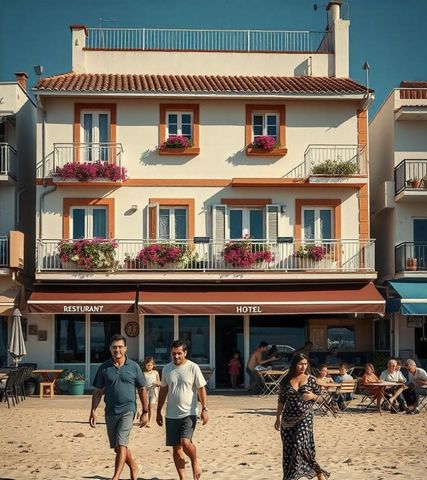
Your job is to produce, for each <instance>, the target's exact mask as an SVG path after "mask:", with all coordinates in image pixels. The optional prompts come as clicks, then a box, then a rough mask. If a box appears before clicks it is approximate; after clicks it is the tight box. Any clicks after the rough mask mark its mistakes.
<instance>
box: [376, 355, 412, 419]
mask: <svg viewBox="0 0 427 480" xmlns="http://www.w3.org/2000/svg"><path fill="white" fill-rule="evenodd" d="M380 380H383V381H385V382H393V383H396V386H395V387H390V388H387V390H386V392H388V393H390V394H392V396H391V398H389V402H390V405H392V407H391V410H390V412H391V413H397V410H396V409H394V408H393V403H394V401H395V400H397V403H398V404H399V408H400V410H402V411H404V412H407V411H409V410H410V408H409V407H408V405H407V404H406V400H405V398H404V397H403V395H402V392H403V390H405V388H406V387H405V383H406V378H405V377H404V376H403V373H402V372H401V371H400V370H398V369H397V361H396V360H395V359H394V358H390V360H389V361H388V363H387V370H384V371H383V372H381V375H380Z"/></svg>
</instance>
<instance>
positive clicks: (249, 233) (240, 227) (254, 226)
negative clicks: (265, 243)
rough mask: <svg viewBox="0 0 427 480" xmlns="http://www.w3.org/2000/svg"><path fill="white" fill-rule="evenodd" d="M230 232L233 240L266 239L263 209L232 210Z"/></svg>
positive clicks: (230, 212) (230, 213)
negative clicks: (246, 238) (245, 238)
mask: <svg viewBox="0 0 427 480" xmlns="http://www.w3.org/2000/svg"><path fill="white" fill-rule="evenodd" d="M229 231H230V238H231V239H238V238H244V237H249V238H253V239H256V240H261V239H263V238H264V210H263V209H261V208H230V211H229Z"/></svg>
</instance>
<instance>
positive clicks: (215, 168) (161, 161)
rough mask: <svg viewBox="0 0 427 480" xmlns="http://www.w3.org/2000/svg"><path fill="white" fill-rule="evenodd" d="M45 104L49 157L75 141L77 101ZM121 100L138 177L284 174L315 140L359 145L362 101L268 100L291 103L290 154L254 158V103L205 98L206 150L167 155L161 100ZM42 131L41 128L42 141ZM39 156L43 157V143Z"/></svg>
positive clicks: (127, 153)
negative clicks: (161, 147) (162, 150)
mask: <svg viewBox="0 0 427 480" xmlns="http://www.w3.org/2000/svg"><path fill="white" fill-rule="evenodd" d="M97 101H99V100H97ZM108 102H109V103H111V102H114V100H113V99H112V100H108ZM44 103H45V106H46V109H47V115H46V154H47V155H49V154H50V153H51V152H52V151H53V143H55V142H56V143H61V142H63V143H72V142H73V121H74V100H72V99H49V100H47V99H46V100H45V101H44ZM116 103H117V142H118V143H121V144H122V146H123V150H124V155H123V165H124V166H125V167H126V168H127V170H128V175H129V177H130V178H134V179H135V178H233V177H236V176H239V177H283V176H285V175H286V173H287V172H289V171H290V170H292V169H293V168H295V167H296V166H298V165H299V164H300V163H302V162H303V161H304V152H305V150H306V148H307V146H308V145H309V144H352V145H355V144H357V116H356V110H357V108H358V103H357V102H351V101H326V100H325V101H304V100H300V101H287V102H274V103H273V102H264V101H263V102H258V103H261V104H266V103H267V104H268V103H271V104H272V105H278V104H280V105H285V107H286V147H287V148H288V153H287V154H286V155H285V156H283V157H248V156H247V155H246V152H245V150H244V148H245V115H246V114H245V107H246V104H248V103H249V102H246V101H243V100H203V101H200V102H199V103H198V104H199V109H200V154H199V155H197V156H178V157H173V156H161V155H159V154H158V151H157V146H158V144H159V129H158V125H159V115H160V112H159V104H160V102H159V101H158V100H154V99H121V100H119V101H117V102H116ZM161 103H170V102H164V101H163V102H161ZM173 103H180V102H173ZM191 103H196V102H191ZM251 103H256V102H251ZM40 121H41V119H39V122H40ZM40 130H41V129H40V127H39V132H38V138H39V139H41V131H40ZM39 144H40V142H39ZM38 159H41V147H40V145H39V150H38ZM236 167H237V168H236Z"/></svg>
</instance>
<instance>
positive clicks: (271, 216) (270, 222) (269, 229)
mask: <svg viewBox="0 0 427 480" xmlns="http://www.w3.org/2000/svg"><path fill="white" fill-rule="evenodd" d="M279 211H280V206H279V205H266V222H265V224H266V229H265V230H266V232H265V233H266V235H265V236H266V238H267V240H268V241H269V242H276V241H277V236H278V233H279Z"/></svg>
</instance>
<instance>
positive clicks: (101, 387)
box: [89, 335, 148, 480]
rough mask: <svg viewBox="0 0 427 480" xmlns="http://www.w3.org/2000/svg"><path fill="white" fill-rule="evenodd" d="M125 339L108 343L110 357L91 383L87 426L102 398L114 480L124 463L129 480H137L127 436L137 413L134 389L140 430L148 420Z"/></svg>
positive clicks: (118, 337) (138, 373) (143, 393)
mask: <svg viewBox="0 0 427 480" xmlns="http://www.w3.org/2000/svg"><path fill="white" fill-rule="evenodd" d="M126 351H127V347H126V339H125V338H124V337H123V336H122V335H114V336H113V337H112V338H111V342H110V352H111V357H112V358H110V359H109V360H107V361H106V362H104V363H103V364H102V365H101V366H100V367H99V368H98V371H97V373H96V376H95V380H94V381H93V386H94V387H95V390H94V392H93V395H92V408H91V411H90V417H89V424H90V426H91V427H93V428H95V426H96V415H95V412H96V409H97V407H98V405H99V402H100V401H101V398H102V395H104V401H105V423H106V425H107V433H108V439H109V441H110V447H111V448H114V451H115V452H116V461H115V468H114V476H113V478H112V480H119V478H120V474H121V473H122V471H123V468H124V466H125V463H126V464H127V465H128V466H129V469H130V478H131V480H137V479H138V475H139V474H140V473H141V469H142V467H141V465H138V464H137V463H136V462H135V460H134V459H133V457H132V454H131V451H130V449H129V448H128V443H129V435H130V432H131V430H132V426H133V420H134V418H135V413H136V410H137V409H136V393H135V391H136V389H137V390H138V395H139V398H140V400H141V403H142V415H141V419H140V424H139V426H140V427H145V425H147V420H148V400H147V391H146V389H145V388H144V387H145V381H144V377H143V375H142V372H141V368H140V367H139V365H138V364H137V363H136V362H134V361H133V360H130V359H129V358H128V357H127V356H126Z"/></svg>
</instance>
